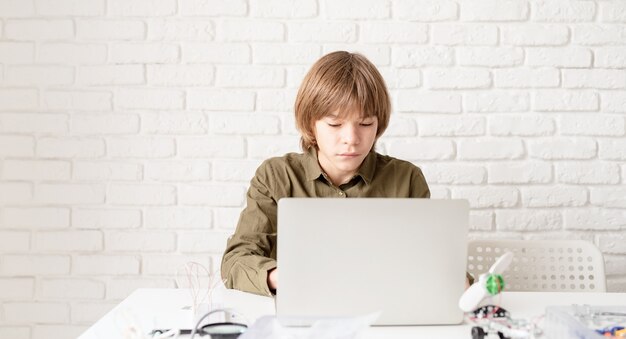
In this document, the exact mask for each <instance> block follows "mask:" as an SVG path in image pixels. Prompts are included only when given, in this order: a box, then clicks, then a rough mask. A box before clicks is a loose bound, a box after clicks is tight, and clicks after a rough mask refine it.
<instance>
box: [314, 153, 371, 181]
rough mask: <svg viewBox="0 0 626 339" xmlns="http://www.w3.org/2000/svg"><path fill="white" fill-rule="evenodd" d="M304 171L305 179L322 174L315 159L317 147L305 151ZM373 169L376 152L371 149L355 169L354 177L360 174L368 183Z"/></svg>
mask: <svg viewBox="0 0 626 339" xmlns="http://www.w3.org/2000/svg"><path fill="white" fill-rule="evenodd" d="M304 171H305V173H306V179H307V180H309V181H312V180H315V179H318V178H319V177H320V176H323V175H324V171H322V167H320V164H319V162H318V161H317V149H316V148H315V147H311V148H309V149H308V150H307V151H306V152H305V161H304ZM374 171H376V152H374V150H373V149H372V150H371V151H370V152H369V153H368V154H367V156H366V157H365V159H363V163H362V164H361V167H359V169H358V170H357V172H356V174H355V177H356V176H360V177H361V178H362V179H363V181H365V183H366V184H370V183H371V182H372V179H373V177H374Z"/></svg>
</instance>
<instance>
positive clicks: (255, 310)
mask: <svg viewBox="0 0 626 339" xmlns="http://www.w3.org/2000/svg"><path fill="white" fill-rule="evenodd" d="M493 303H497V304H499V305H500V306H502V307H504V308H505V309H507V310H508V311H509V312H511V316H512V317H514V318H527V319H532V318H535V317H538V316H541V315H542V314H544V311H545V308H546V306H554V305H572V304H590V305H603V306H605V305H606V306H614V305H615V306H617V305H621V306H626V293H572V292H504V293H502V294H501V295H500V296H496V297H495V298H494V300H493ZM191 304H192V297H191V293H190V291H189V290H185V289H148V288H141V289H138V290H136V291H135V292H133V293H132V294H131V295H130V296H128V298H126V299H125V300H124V301H122V302H121V303H120V304H119V305H117V306H116V307H115V308H114V309H113V310H111V311H110V312H109V313H107V314H106V315H105V316H104V317H102V318H101V319H100V320H99V321H98V322H96V323H95V324H94V325H93V326H91V327H90V328H89V329H88V330H87V331H86V332H85V333H83V335H81V336H80V337H79V339H105V338H106V339H111V338H124V337H125V335H124V333H125V331H128V328H129V326H131V325H133V324H134V325H136V326H137V327H139V328H142V329H144V330H146V329H154V328H161V329H166V328H191V327H192V322H193V320H192V319H193V317H192V311H191V310H190V306H191ZM211 304H212V305H214V307H216V308H217V307H219V308H221V307H229V308H233V309H235V310H238V311H240V312H241V313H242V314H243V315H245V317H246V320H248V322H249V324H252V323H253V322H254V321H255V320H256V319H258V318H259V317H261V316H264V315H273V314H274V313H275V306H274V299H272V298H268V297H262V296H257V295H253V294H249V293H244V292H240V291H234V290H226V289H219V290H216V291H214V292H213V294H212V301H211ZM470 329H471V325H470V324H466V323H464V324H461V325H451V326H383V327H370V328H368V329H367V330H366V331H365V333H364V334H363V336H362V338H366V339H370V338H372V339H373V338H389V337H390V336H393V338H415V337H417V336H429V335H430V336H440V337H446V338H469V337H470Z"/></svg>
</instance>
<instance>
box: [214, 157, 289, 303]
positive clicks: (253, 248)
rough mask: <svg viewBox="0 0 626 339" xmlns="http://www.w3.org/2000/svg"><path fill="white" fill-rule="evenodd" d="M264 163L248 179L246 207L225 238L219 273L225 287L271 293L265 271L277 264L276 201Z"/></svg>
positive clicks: (265, 293) (266, 166) (268, 294)
mask: <svg viewBox="0 0 626 339" xmlns="http://www.w3.org/2000/svg"><path fill="white" fill-rule="evenodd" d="M268 172H270V171H269V169H268V165H267V163H264V164H263V165H261V166H260V167H259V169H258V170H257V172H256V174H255V176H254V178H252V181H251V182H250V188H249V189H248V193H247V196H246V201H247V202H246V207H245V208H244V210H243V211H242V212H241V215H240V217H239V222H238V223H237V228H236V230H235V233H234V234H233V235H232V236H231V237H230V238H229V239H228V242H227V244H226V250H225V252H224V255H223V257H222V266H221V274H222V279H224V280H225V283H224V284H225V285H226V287H227V288H231V289H237V290H241V291H244V292H250V293H255V294H260V295H266V296H271V295H272V293H271V292H270V290H269V287H268V286H267V272H268V271H269V270H271V269H273V268H275V267H276V259H275V258H276V257H275V251H276V250H275V247H276V210H277V207H276V201H275V200H274V198H273V197H272V192H271V190H270V188H269V186H270V185H269V183H268V175H267V174H268Z"/></svg>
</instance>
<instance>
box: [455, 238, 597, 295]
mask: <svg viewBox="0 0 626 339" xmlns="http://www.w3.org/2000/svg"><path fill="white" fill-rule="evenodd" d="M506 251H510V252H513V254H514V258H513V262H512V263H511V266H509V268H508V269H507V270H506V271H505V272H504V273H503V277H504V281H505V283H506V290H507V291H560V292H566V291H567V292H606V278H605V273H604V257H603V256H602V252H600V250H599V249H598V248H597V247H596V246H595V245H594V244H592V243H590V242H587V241H583V240H471V241H470V242H469V245H468V261H467V270H468V272H470V273H471V274H472V275H474V277H475V278H476V279H478V276H479V275H480V274H482V273H486V272H487V271H489V268H490V267H491V265H492V264H493V263H494V262H495V261H496V260H497V259H498V258H499V257H500V256H501V255H502V253H504V252H506Z"/></svg>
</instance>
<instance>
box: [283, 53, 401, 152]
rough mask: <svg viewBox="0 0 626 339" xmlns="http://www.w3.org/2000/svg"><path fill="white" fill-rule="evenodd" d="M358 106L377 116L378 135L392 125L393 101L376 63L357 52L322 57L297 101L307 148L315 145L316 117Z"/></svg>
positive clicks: (298, 122)
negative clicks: (390, 117)
mask: <svg viewBox="0 0 626 339" xmlns="http://www.w3.org/2000/svg"><path fill="white" fill-rule="evenodd" d="M353 109H357V110H358V111H359V112H361V114H362V115H363V116H364V117H371V116H376V117H377V118H378V129H377V130H376V139H378V138H379V137H380V136H381V135H382V134H383V132H385V129H387V126H388V125H389V115H390V114H391V102H390V100H389V93H388V92H387V86H385V81H384V80H383V77H382V76H381V75H380V73H379V72H378V70H377V69H376V66H374V65H373V64H372V63H371V62H370V61H369V60H367V58H365V57H364V56H363V55H360V54H357V53H349V52H345V51H338V52H333V53H330V54H327V55H325V56H323V57H322V58H321V59H319V60H318V61H317V62H316V63H315V64H313V67H311V69H310V70H309V72H308V73H307V74H306V76H305V77H304V80H303V81H302V85H301V86H300V90H299V91H298V95H297V97H296V103H295V115H296V127H297V128H298V130H299V131H300V135H301V138H300V146H301V147H302V149H303V150H304V151H306V150H308V149H309V148H311V147H314V146H315V135H314V131H313V125H314V123H315V121H317V120H320V119H322V118H323V117H325V116H327V115H329V114H331V113H333V112H335V111H337V110H338V111H339V112H341V113H340V114H347V113H349V112H351V111H353Z"/></svg>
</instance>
